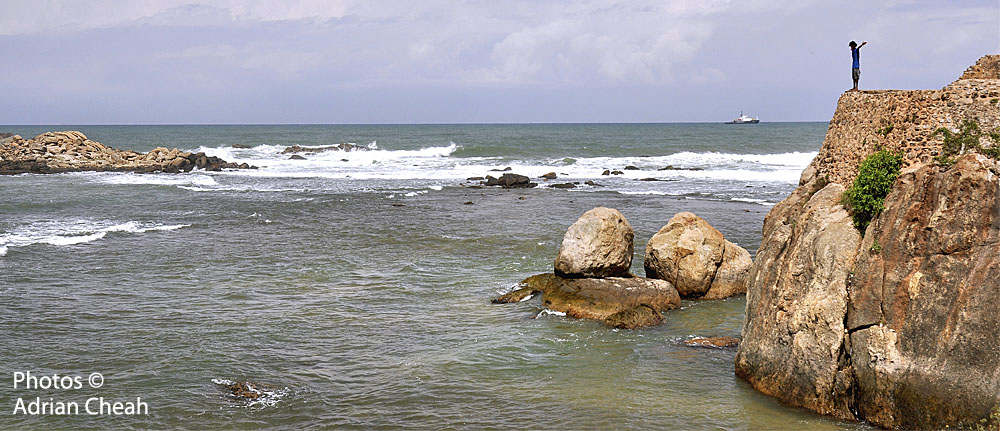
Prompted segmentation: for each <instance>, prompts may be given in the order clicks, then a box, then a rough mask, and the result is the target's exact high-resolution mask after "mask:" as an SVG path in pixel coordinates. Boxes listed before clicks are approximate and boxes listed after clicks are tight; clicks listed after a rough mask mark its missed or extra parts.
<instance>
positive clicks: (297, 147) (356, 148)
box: [281, 144, 368, 154]
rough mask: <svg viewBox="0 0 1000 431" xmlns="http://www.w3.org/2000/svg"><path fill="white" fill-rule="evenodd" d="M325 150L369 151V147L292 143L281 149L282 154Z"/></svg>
mask: <svg viewBox="0 0 1000 431" xmlns="http://www.w3.org/2000/svg"><path fill="white" fill-rule="evenodd" d="M324 151H368V147H362V146H359V145H354V144H337V145H329V146H325V147H303V146H301V145H292V146H290V147H285V149H284V150H282V151H281V154H288V153H322V152H324Z"/></svg>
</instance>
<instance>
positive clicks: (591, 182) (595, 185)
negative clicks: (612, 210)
mask: <svg viewBox="0 0 1000 431" xmlns="http://www.w3.org/2000/svg"><path fill="white" fill-rule="evenodd" d="M584 184H586V185H588V186H593V187H604V186H602V185H600V184H598V183H595V182H593V181H587V182H585V183H584Z"/></svg>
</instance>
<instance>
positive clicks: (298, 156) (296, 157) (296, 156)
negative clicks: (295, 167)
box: [288, 154, 306, 160]
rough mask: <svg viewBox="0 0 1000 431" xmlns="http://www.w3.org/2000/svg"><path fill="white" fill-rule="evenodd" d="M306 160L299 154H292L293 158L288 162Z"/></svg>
mask: <svg viewBox="0 0 1000 431" xmlns="http://www.w3.org/2000/svg"><path fill="white" fill-rule="evenodd" d="M305 159H306V158H305V157H302V156H300V155H298V154H292V156H291V157H289V158H288V160H305Z"/></svg>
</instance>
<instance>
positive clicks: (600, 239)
mask: <svg viewBox="0 0 1000 431" xmlns="http://www.w3.org/2000/svg"><path fill="white" fill-rule="evenodd" d="M634 237H635V233H634V232H633V231H632V225H630V224H629V222H628V220H625V216H624V215H622V213H621V212H619V211H618V210H615V209H611V208H603V207H599V208H594V209H592V210H590V211H587V212H585V213H584V214H583V215H582V216H580V218H579V219H577V221H576V222H575V223H573V225H572V226H570V227H569V229H568V230H567V231H566V234H565V235H564V236H563V240H562V245H561V246H560V247H559V254H558V256H556V261H555V273H556V274H557V275H560V276H563V277H597V278H600V277H622V276H628V275H629V268H631V267H632V255H633V244H632V239H633V238H634Z"/></svg>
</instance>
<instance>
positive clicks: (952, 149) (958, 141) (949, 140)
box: [931, 118, 1000, 167]
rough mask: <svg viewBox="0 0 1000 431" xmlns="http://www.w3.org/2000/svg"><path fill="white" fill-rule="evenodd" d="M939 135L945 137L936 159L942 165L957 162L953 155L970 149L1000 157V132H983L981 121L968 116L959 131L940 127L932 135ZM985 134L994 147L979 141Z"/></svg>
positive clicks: (947, 165)
mask: <svg viewBox="0 0 1000 431" xmlns="http://www.w3.org/2000/svg"><path fill="white" fill-rule="evenodd" d="M938 135H941V136H943V137H944V139H943V141H942V143H941V155H939V156H937V157H935V158H934V159H935V160H937V161H938V163H940V164H941V166H944V167H949V166H951V165H953V164H954V163H955V159H954V158H953V156H960V155H962V154H965V153H967V152H970V151H976V152H978V153H980V154H983V155H986V156H989V157H992V158H994V159H996V158H1000V148H998V147H997V146H998V145H1000V132H998V131H996V130H994V131H991V132H983V130H982V128H980V127H979V123H978V122H976V121H975V120H973V119H970V118H966V119H965V120H962V124H960V125H959V127H958V133H955V132H952V131H951V130H948V129H947V128H945V127H939V128H938V129H937V130H935V131H934V133H933V134H932V135H931V136H932V137H934V136H938ZM983 136H986V137H988V138H989V139H990V140H992V141H993V146H992V147H988V148H984V147H983V146H982V144H980V143H979V140H980V138H982V137H983Z"/></svg>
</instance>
